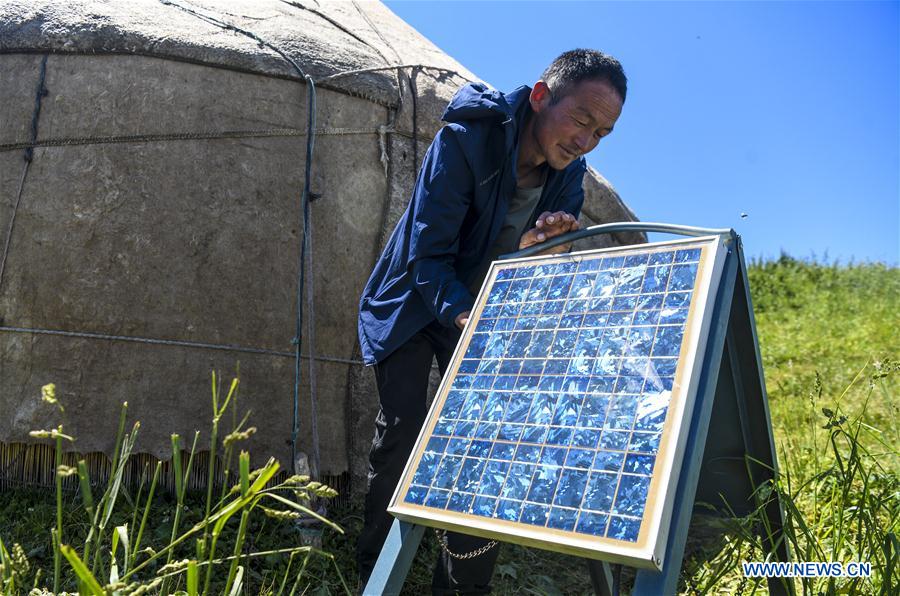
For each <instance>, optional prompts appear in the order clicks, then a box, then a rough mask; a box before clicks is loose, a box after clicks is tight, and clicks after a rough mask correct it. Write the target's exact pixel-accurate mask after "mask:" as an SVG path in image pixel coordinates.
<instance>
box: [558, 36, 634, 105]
mask: <svg viewBox="0 0 900 596" xmlns="http://www.w3.org/2000/svg"><path fill="white" fill-rule="evenodd" d="M541 79H542V80H543V81H544V82H545V83H547V86H548V87H549V88H550V92H551V93H552V95H553V103H556V102H557V101H559V100H560V99H562V98H563V97H565V96H566V95H567V94H568V93H569V92H570V91H571V90H572V88H573V87H575V86H576V85H577V84H578V83H580V82H582V81H585V80H595V79H599V80H602V81H606V82H607V83H609V84H610V85H612V87H613V89H615V90H616V92H617V93H618V94H619V97H621V98H622V101H623V102H624V101H625V94H626V92H627V91H628V79H627V78H626V77H625V71H624V70H623V69H622V64H621V63H620V62H619V61H618V60H616V59H615V58H613V57H612V56H610V55H609V54H604V53H603V52H599V51H597V50H585V49H577V50H569V51H568V52H564V53H562V54H560V56H559V57H558V58H557V59H556V60H554V61H553V63H552V64H550V66H548V67H547V70H545V71H544V74H543V75H541Z"/></svg>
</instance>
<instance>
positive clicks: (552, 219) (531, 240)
mask: <svg viewBox="0 0 900 596" xmlns="http://www.w3.org/2000/svg"><path fill="white" fill-rule="evenodd" d="M579 229H581V225H580V224H579V223H578V220H577V219H576V218H575V216H574V215H571V214H569V213H565V212H563V211H557V212H556V213H550V212H549V211H544V212H543V213H541V214H540V216H538V218H537V221H536V222H535V224H534V227H533V228H531V229H530V230H528V231H527V232H525V233H524V234H522V239H521V240H519V250H522V249H523V248H528V247H529V246H533V245H535V244H540V243H541V242H544V241H546V240H548V239H550V238H553V237H555V236H560V235H562V234H565V233H566V232H574V231H575V230H579ZM571 248H572V243H571V242H570V243H568V244H562V245H560V246H556V247H553V248H550V249H547V250H545V251H544V252H542V253H541V254H545V255H556V254H560V253H565V252H569V250H570V249H571Z"/></svg>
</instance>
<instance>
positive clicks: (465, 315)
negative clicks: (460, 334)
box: [454, 310, 472, 329]
mask: <svg viewBox="0 0 900 596" xmlns="http://www.w3.org/2000/svg"><path fill="white" fill-rule="evenodd" d="M471 313H472V311H470V310H467V311H465V312H461V313H459V314H458V315H456V321H454V322H455V323H456V326H457V327H459V328H460V329H465V327H466V323H468V322H469V315H470V314H471Z"/></svg>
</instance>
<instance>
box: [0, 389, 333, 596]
mask: <svg viewBox="0 0 900 596" xmlns="http://www.w3.org/2000/svg"><path fill="white" fill-rule="evenodd" d="M238 385H239V382H238V379H236V378H235V379H234V380H233V381H232V383H231V385H230V388H229V391H228V393H227V395H225V397H224V399H220V396H221V391H220V387H219V385H218V383H217V378H216V375H215V373H214V374H213V380H212V386H213V391H212V402H213V424H212V433H211V437H210V443H209V449H210V457H209V470H208V475H207V487H206V499H205V503H204V512H203V517H202V519H200V520H199V521H197V522H196V523H194V524H192V525H191V526H190V527H187V528H184V529H182V528H181V520H182V513H183V512H184V511H185V497H186V492H187V479H188V477H189V475H190V472H191V468H192V466H193V464H194V459H195V457H194V456H195V454H196V452H197V446H198V440H199V436H200V433H199V432H197V433H195V435H194V437H193V440H192V443H191V448H190V451H189V452H188V454H187V462H186V464H184V462H183V461H182V456H183V448H182V442H181V438H180V437H179V436H178V435H172V437H171V445H172V472H173V475H174V478H173V481H174V487H175V494H174V497H175V503H174V511H172V512H171V518H172V528H171V533H170V534H169V537H168V541H167V542H165V543H164V544H161V545H160V544H156V545H153V544H145V542H146V541H147V533H146V532H145V530H146V529H147V524H148V518H149V517H150V511H151V506H152V505H153V504H154V497H155V495H156V489H157V487H158V484H159V479H160V470H161V468H162V465H161V462H159V463H157V465H156V467H155V470H154V472H153V476H152V480H151V481H150V485H149V488H148V490H147V494H146V495H143V494H142V493H143V486H144V483H143V480H142V482H141V484H140V486H139V487H138V490H137V493H136V495H135V496H134V497H131V496H130V495H126V499H125V500H126V501H127V502H128V504H129V505H130V506H131V507H132V509H131V511H130V515H129V516H128V518H129V519H130V523H123V524H120V525H115V526H114V527H110V526H111V521H112V520H113V519H114V517H115V516H114V515H113V514H114V512H116V511H117V503H120V502H121V500H122V499H121V497H122V496H123V494H125V493H127V490H126V488H125V482H124V478H125V474H126V468H127V466H128V462H129V459H130V457H131V455H132V453H133V450H134V445H135V442H136V439H137V436H138V431H139V429H140V424H139V423H137V422H135V423H134V425H133V426H132V428H131V430H130V431H128V432H126V431H125V428H126V424H127V412H128V405H127V403H126V404H123V406H122V412H121V416H120V419H119V428H118V433H117V437H116V442H115V448H114V453H113V458H112V467H111V474H110V477H109V480H108V481H107V482H106V485H105V486H104V488H103V492H102V493H101V494H100V497H99V499H97V498H95V495H94V490H93V488H92V486H91V482H90V478H89V477H88V473H87V466H86V464H85V461H84V460H79V461H78V465H77V466H76V467H68V466H65V465H64V464H63V441H69V442H73V441H74V440H75V439H74V437H72V436H69V435H67V434H65V433H64V429H63V426H62V425H58V426H57V427H56V428H54V429H52V430H41V431H34V432H32V433H31V435H32V436H33V437H35V438H39V439H49V440H52V441H54V442H55V446H56V451H55V462H56V520H55V521H56V524H55V527H53V528H52V529H51V540H52V548H53V553H54V572H53V583H52V593H54V594H59V593H64V592H63V590H64V589H72V588H75V589H76V590H77V591H78V593H80V594H91V595H97V596H100V595H103V596H111V595H121V596H132V595H138V594H148V593H153V594H169V593H175V594H188V595H189V596H197V595H200V594H202V595H204V596H207V595H208V594H211V593H222V594H227V595H228V596H236V595H237V594H242V593H245V591H246V589H247V585H246V584H247V581H248V580H247V578H248V569H249V567H248V565H249V564H250V562H251V560H253V559H256V558H260V557H270V556H272V555H281V556H284V557H287V558H288V565H287V568H286V569H284V571H283V573H282V574H281V577H280V578H279V579H278V581H277V582H274V583H272V585H268V586H263V587H262V588H263V591H264V592H265V593H267V594H279V595H280V594H291V595H293V594H296V593H297V592H298V590H303V591H305V589H306V587H307V586H306V585H305V583H304V578H305V577H307V576H306V573H307V566H308V563H309V561H310V558H311V557H318V558H321V559H322V560H324V561H328V562H330V563H331V567H332V568H333V572H334V574H335V575H336V577H337V578H338V580H339V582H340V585H341V586H342V587H343V590H344V591H345V592H346V593H347V594H349V593H350V590H349V587H348V585H347V583H346V581H345V580H344V577H343V574H342V573H341V570H340V568H339V567H338V566H337V564H336V562H335V560H334V557H333V556H332V555H331V554H330V553H328V552H325V551H323V550H321V549H318V548H314V547H311V546H296V545H295V544H296V543H294V544H290V545H288V546H286V547H284V548H278V549H269V550H265V551H252V550H250V549H248V548H247V544H248V540H247V539H248V533H249V528H250V519H251V517H255V516H266V517H269V518H273V519H276V520H279V521H282V522H289V521H296V520H297V519H300V518H303V519H306V520H315V521H316V522H317V523H319V524H321V526H322V527H323V528H328V529H329V530H331V531H334V532H337V533H340V534H342V533H343V530H342V529H341V528H340V527H339V526H338V525H337V524H335V523H333V522H332V521H330V520H328V519H326V518H325V517H323V516H322V515H320V514H319V513H317V512H316V511H314V510H313V508H312V507H311V506H310V503H311V501H312V500H314V499H324V498H332V497H334V496H336V495H337V493H336V492H335V491H334V490H333V489H331V488H330V487H328V486H325V485H323V484H321V483H319V482H315V481H311V480H310V478H309V477H308V476H302V475H294V476H289V477H286V478H283V479H280V480H279V471H280V464H279V463H278V462H277V461H276V460H274V459H269V461H268V462H267V463H266V464H265V465H263V466H262V467H260V468H257V469H255V470H251V467H250V454H249V453H248V452H247V451H244V450H241V451H240V454H239V456H238V469H237V471H236V476H237V478H236V480H237V483H236V484H235V485H234V486H231V487H230V489H229V487H223V490H222V492H221V494H220V495H218V498H217V500H215V501H214V500H213V492H214V491H213V488H214V487H213V485H214V481H215V466H216V461H217V457H216V454H218V453H220V452H221V453H224V455H225V460H226V461H225V467H226V469H225V478H226V480H227V479H228V478H229V477H230V475H231V471H230V469H229V461H230V456H231V454H232V453H233V451H234V449H235V447H236V445H237V444H238V443H239V442H240V441H242V440H244V439H247V438H249V437H250V436H251V435H252V434H253V432H254V431H255V429H254V428H253V427H249V428H246V429H243V426H244V424H245V423H246V422H247V417H244V419H243V420H242V421H241V422H240V424H239V425H237V426H236V427H235V428H234V429H233V430H232V432H230V433H229V434H228V435H227V436H226V437H225V438H224V440H222V441H221V445H220V441H219V436H218V430H219V428H218V425H219V422H220V420H221V419H222V417H223V415H224V414H225V413H226V410H227V409H228V406H229V404H231V403H233V402H232V400H233V399H236V395H237V389H238ZM42 399H43V400H44V401H45V402H47V403H49V404H52V405H54V406H55V407H57V408H58V409H59V411H60V413H63V412H64V408H63V405H62V404H61V403H60V401H59V400H58V398H57V397H56V388H55V386H54V385H52V384H51V385H47V386H45V387H44V388H43V392H42ZM183 464H184V465H183ZM76 474H77V475H78V480H79V482H78V491H79V492H80V495H81V508H82V510H83V512H84V514H85V517H86V523H87V524H89V528H88V531H87V534H86V539H85V541H84V543H83V544H80V545H74V544H72V537H69V536H67V535H64V534H63V480H64V479H65V478H66V477H68V476H72V475H76ZM283 476H285V475H284V474H281V477H283ZM126 506H127V505H126ZM121 507H122V505H121V503H120V505H119V509H121ZM119 517H121V511H119ZM232 519H236V520H238V521H237V522H236V523H237V531H236V532H232V531H229V532H223V530H225V529H226V527H227V526H229V525H231V526H233V525H234V524H233V523H231V522H232ZM297 542H299V541H297ZM190 551H193V555H191V556H187V557H184V558H177V557H179V556H182V557H183V556H184V554H185V553H186V552H190ZM63 560H65V561H66V563H67V564H68V567H69V568H70V570H71V573H69V574H64V573H63V568H62V561H63ZM29 579H30V580H31V581H30V582H29V581H28V580H29ZM28 590H31V593H32V594H45V593H48V592H49V590H48V589H47V587H44V585H43V583H42V577H41V573H40V571H37V572H34V573H32V565H31V563H30V562H29V560H28V558H27V556H26V555H25V553H24V550H23V549H22V547H21V546H20V545H18V544H13V545H12V546H11V547H10V548H9V549H8V548H7V547H6V545H5V544H4V543H3V541H2V540H0V594H3V596H12V595H16V594H20V593H23V592H27V591H28Z"/></svg>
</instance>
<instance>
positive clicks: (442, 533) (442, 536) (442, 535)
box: [434, 530, 499, 560]
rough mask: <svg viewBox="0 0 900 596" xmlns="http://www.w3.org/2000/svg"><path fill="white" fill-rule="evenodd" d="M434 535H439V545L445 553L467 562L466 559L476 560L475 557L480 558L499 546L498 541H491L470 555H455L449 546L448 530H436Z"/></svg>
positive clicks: (469, 553)
mask: <svg viewBox="0 0 900 596" xmlns="http://www.w3.org/2000/svg"><path fill="white" fill-rule="evenodd" d="M434 533H435V534H436V535H437V538H438V544H440V545H441V550H443V551H444V552H445V553H447V554H448V555H450V556H451V557H453V558H454V559H460V560H466V559H474V558H475V557H480V556H481V555H483V554H484V553H486V552H488V551H489V550H491V549H492V548H494V547H495V546H497V544H499V543H498V542H497V541H496V540H491V541H490V542H488V543H487V544H485V545H484V546H482V547H481V548H476V549H475V550H473V551H471V552H468V553H462V554H460V553H455V552H453V551H452V550H450V547H449V546H447V530H435V531H434Z"/></svg>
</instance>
